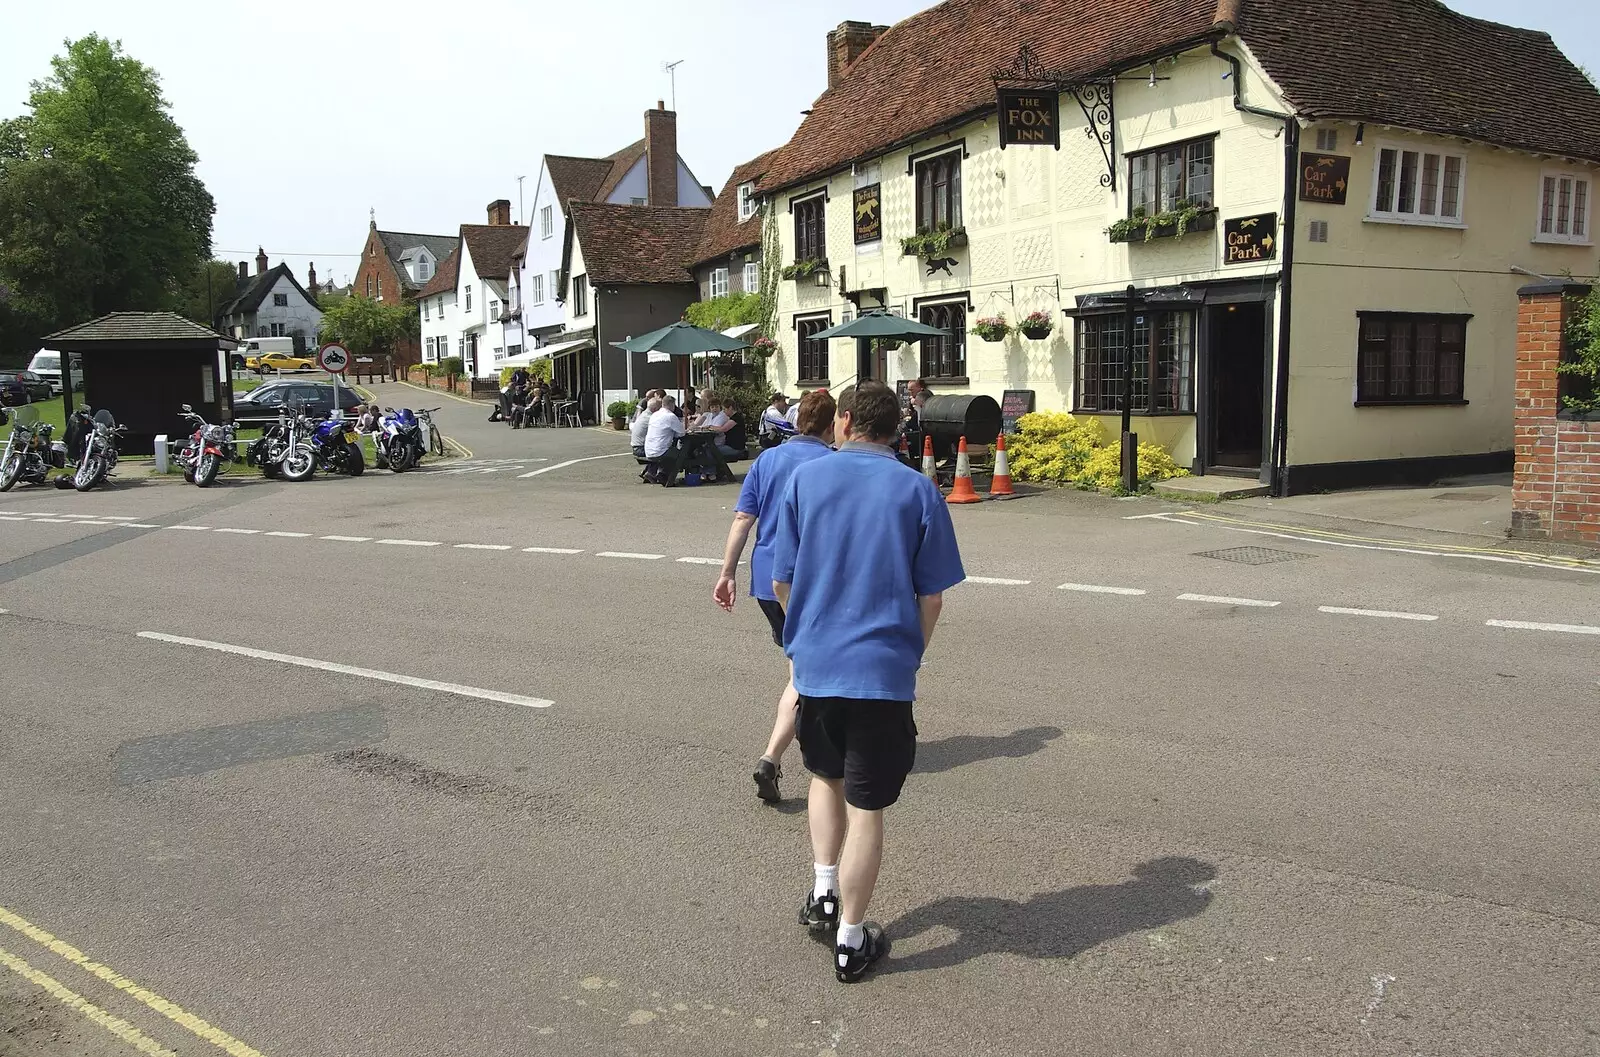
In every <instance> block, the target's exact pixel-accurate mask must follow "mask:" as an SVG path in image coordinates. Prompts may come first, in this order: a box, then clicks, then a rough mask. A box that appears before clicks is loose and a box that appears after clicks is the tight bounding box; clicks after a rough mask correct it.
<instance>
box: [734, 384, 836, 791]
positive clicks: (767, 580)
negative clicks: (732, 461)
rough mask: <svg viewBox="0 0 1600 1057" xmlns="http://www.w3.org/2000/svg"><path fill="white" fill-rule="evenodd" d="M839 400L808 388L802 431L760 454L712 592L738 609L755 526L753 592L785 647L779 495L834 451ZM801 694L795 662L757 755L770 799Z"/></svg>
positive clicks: (759, 783)
mask: <svg viewBox="0 0 1600 1057" xmlns="http://www.w3.org/2000/svg"><path fill="white" fill-rule="evenodd" d="M834 412H835V406H834V402H833V397H832V396H830V395H829V394H828V393H827V391H826V390H819V391H817V392H815V393H807V394H806V395H805V397H804V398H803V399H802V400H801V401H800V422H801V426H800V432H799V434H797V435H796V436H794V437H791V438H790V439H789V440H787V441H785V442H784V443H782V444H780V445H778V446H777V447H775V448H769V449H768V450H766V451H764V452H762V453H761V454H760V455H758V456H756V461H755V462H753V463H751V464H750V472H749V473H747V474H745V477H744V485H743V487H741V488H740V489H739V501H738V503H736V504H735V505H734V508H733V510H734V514H733V527H731V528H730V529H728V542H727V545H726V546H725V547H723V550H722V572H721V574H720V575H719V576H718V577H717V586H716V587H715V588H713V589H712V592H711V598H712V600H713V601H714V602H716V603H717V605H719V606H721V607H722V608H723V609H725V610H727V611H728V612H729V613H732V612H733V603H734V598H735V597H736V596H737V595H738V592H739V585H738V571H739V559H740V558H741V557H742V556H743V555H744V547H745V544H746V543H747V542H748V541H749V539H750V531H751V530H752V529H754V530H755V533H756V545H755V549H754V550H753V551H751V553H750V597H752V598H754V599H755V600H756V605H757V606H759V607H760V609H761V613H762V615H763V616H765V617H766V618H767V624H768V625H769V626H770V627H771V628H772V641H773V642H775V643H776V644H777V645H778V648H779V649H782V648H783V624H784V620H783V606H781V605H779V603H778V596H777V595H776V594H774V593H773V590H772V539H773V533H774V530H775V528H776V525H775V524H774V522H775V521H776V517H777V503H778V498H779V497H780V496H782V495H783V493H784V490H785V488H787V487H788V484H789V478H790V477H792V476H793V475H794V471H795V470H796V469H798V468H799V467H800V466H802V465H804V464H805V463H808V462H810V461H811V460H812V459H820V458H821V457H822V456H824V455H831V454H833V452H832V447H831V446H832V444H833V423H834ZM798 702H799V695H798V694H797V692H796V691H795V688H794V667H793V665H790V667H789V682H788V684H787V685H786V686H785V687H784V688H783V693H782V694H780V695H779V696H778V715H777V718H776V719H775V720H774V721H773V724H772V734H771V736H770V737H768V738H767V747H766V751H764V752H763V753H762V754H761V759H759V760H758V761H756V770H755V775H754V777H755V781H756V796H758V797H760V798H761V799H762V800H765V801H767V802H768V803H776V802H777V801H779V800H781V799H783V797H782V794H780V793H779V791H778V780H779V779H780V778H782V777H783V754H784V752H785V751H786V750H787V749H788V748H789V743H790V742H792V741H793V740H794V721H795V706H796V705H797V703H798Z"/></svg>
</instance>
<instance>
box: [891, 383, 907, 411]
mask: <svg viewBox="0 0 1600 1057" xmlns="http://www.w3.org/2000/svg"><path fill="white" fill-rule="evenodd" d="M894 391H895V393H896V394H898V395H899V397H900V410H901V411H904V410H905V409H906V408H908V407H910V406H911V379H909V378H902V379H900V380H899V381H898V382H896V383H894Z"/></svg>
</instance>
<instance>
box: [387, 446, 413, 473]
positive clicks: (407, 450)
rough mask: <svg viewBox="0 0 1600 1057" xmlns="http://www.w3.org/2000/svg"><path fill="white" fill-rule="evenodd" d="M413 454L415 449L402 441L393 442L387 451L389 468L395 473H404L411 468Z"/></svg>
mask: <svg viewBox="0 0 1600 1057" xmlns="http://www.w3.org/2000/svg"><path fill="white" fill-rule="evenodd" d="M414 454H415V449H413V448H412V447H411V445H409V444H407V443H405V442H404V441H401V442H399V443H397V444H395V445H394V446H393V447H392V448H391V449H390V451H389V469H391V470H393V471H394V472H395V473H405V472H406V471H407V470H409V469H411V459H412V456H413V455H414Z"/></svg>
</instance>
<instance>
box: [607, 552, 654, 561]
mask: <svg viewBox="0 0 1600 1057" xmlns="http://www.w3.org/2000/svg"><path fill="white" fill-rule="evenodd" d="M595 557H596V558H633V559H635V560H637V561H641V562H653V561H660V560H661V559H662V558H665V557H666V555H665V554H635V553H634V552H632V551H597V552H595Z"/></svg>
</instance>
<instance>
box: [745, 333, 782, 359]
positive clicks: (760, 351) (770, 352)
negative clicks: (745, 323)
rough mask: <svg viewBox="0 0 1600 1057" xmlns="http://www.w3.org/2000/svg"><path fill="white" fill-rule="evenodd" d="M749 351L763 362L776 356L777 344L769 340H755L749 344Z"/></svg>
mask: <svg viewBox="0 0 1600 1057" xmlns="http://www.w3.org/2000/svg"><path fill="white" fill-rule="evenodd" d="M750 351H751V352H752V353H754V354H755V355H757V356H759V357H761V358H762V359H763V360H770V359H771V358H772V357H773V356H775V355H777V352H778V343H777V342H775V341H773V340H772V339H771V338H764V337H763V338H757V339H756V340H754V341H752V342H751V343H750Z"/></svg>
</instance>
